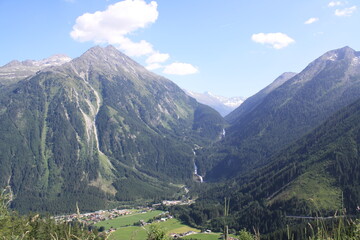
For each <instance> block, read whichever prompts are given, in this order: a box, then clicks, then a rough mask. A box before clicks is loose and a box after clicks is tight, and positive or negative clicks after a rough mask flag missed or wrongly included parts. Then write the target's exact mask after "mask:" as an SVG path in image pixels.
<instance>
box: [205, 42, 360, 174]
mask: <svg viewBox="0 0 360 240" xmlns="http://www.w3.org/2000/svg"><path fill="white" fill-rule="evenodd" d="M359 56H360V52H356V51H354V50H353V49H351V48H349V47H344V48H341V49H337V50H333V51H329V52H327V53H325V54H324V55H323V56H321V57H319V58H318V59H316V60H315V61H313V62H312V63H310V64H309V65H308V66H307V67H306V68H305V69H304V70H303V71H302V72H300V73H299V74H296V75H295V76H292V77H291V78H290V79H287V78H284V79H287V80H286V81H281V82H283V83H282V84H280V86H277V87H276V88H275V89H273V88H272V87H271V86H270V90H271V91H270V92H268V93H266V91H265V90H266V89H264V90H263V91H262V92H260V93H259V94H256V95H255V96H254V97H251V98H249V99H248V100H247V101H245V102H244V103H243V104H242V105H241V106H240V107H239V108H238V109H236V110H235V111H234V112H233V113H232V114H231V115H229V116H228V117H227V120H228V121H229V122H230V123H231V126H230V127H229V128H228V129H227V130H226V133H227V134H226V139H225V140H224V141H223V142H222V143H221V144H220V145H217V146H216V147H215V149H213V150H214V151H212V150H209V151H208V155H207V156H206V157H204V159H208V161H209V162H217V163H215V164H217V166H216V167H215V168H214V169H213V170H212V171H210V172H209V173H208V175H207V176H208V178H213V179H217V178H219V177H229V176H234V175H236V174H241V173H242V172H244V171H246V170H247V169H249V168H250V167H257V166H262V165H264V164H266V163H268V161H269V159H270V156H271V155H273V154H274V153H276V152H277V151H279V150H281V149H282V148H284V147H285V146H287V145H288V144H290V143H292V142H294V141H296V140H297V139H299V138H300V137H301V136H303V135H305V134H306V133H307V132H309V131H311V130H312V129H314V128H315V127H316V126H318V125H319V124H321V123H322V122H323V121H325V120H326V119H327V118H328V117H329V116H330V115H332V114H334V113H335V112H336V111H338V110H339V109H341V108H342V107H345V106H346V105H349V104H350V103H352V102H354V101H355V100H357V99H358V98H359V97H360V64H359V60H358V59H359ZM291 75H292V74H291ZM291 75H290V76H291ZM275 83H276V81H275ZM264 92H265V94H264ZM259 95H260V98H259V97H258V96H259ZM254 99H255V100H256V101H254ZM259 99H260V100H259ZM218 159H222V160H220V161H219V160H218ZM213 164H214V163H213Z"/></svg>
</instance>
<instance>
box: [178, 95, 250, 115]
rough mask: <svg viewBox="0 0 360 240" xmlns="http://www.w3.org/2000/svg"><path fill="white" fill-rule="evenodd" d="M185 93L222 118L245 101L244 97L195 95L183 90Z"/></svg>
mask: <svg viewBox="0 0 360 240" xmlns="http://www.w3.org/2000/svg"><path fill="white" fill-rule="evenodd" d="M185 92H186V93H187V94H188V95H189V96H190V97H193V98H195V99H196V100H197V101H198V102H199V103H202V104H205V105H208V106H210V107H212V108H213V109H215V110H216V111H218V112H219V113H220V114H221V116H223V117H224V116H226V115H228V114H229V113H230V112H232V111H233V110H234V109H236V108H237V107H239V106H240V105H241V104H242V103H243V102H244V100H245V99H246V98H244V97H224V96H219V95H216V94H213V93H211V92H204V93H197V92H193V91H189V90H185Z"/></svg>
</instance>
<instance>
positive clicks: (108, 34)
mask: <svg viewBox="0 0 360 240" xmlns="http://www.w3.org/2000/svg"><path fill="white" fill-rule="evenodd" d="M158 15H159V14H158V11H157V3H156V2H155V1H152V2H150V3H149V4H147V3H146V2H145V1H144V0H125V1H121V2H118V3H115V4H113V5H110V6H108V8H107V9H106V10H105V11H97V12H95V13H85V14H83V15H81V16H80V17H78V18H77V19H76V24H75V25H74V26H73V30H72V31H71V33H70V35H71V37H72V38H73V39H75V40H77V41H80V42H86V41H93V42H95V43H109V44H113V45H115V46H116V47H118V48H119V49H121V50H123V51H124V52H125V53H126V54H128V55H130V56H141V55H146V54H152V53H154V52H155V51H154V49H153V46H152V45H151V44H150V43H148V42H147V41H145V40H142V41H140V42H132V41H131V40H130V39H129V38H128V37H126V35H128V34H129V33H132V32H134V31H136V30H138V29H141V28H145V27H146V26H148V25H149V24H151V23H154V22H155V21H156V20H157V18H158Z"/></svg>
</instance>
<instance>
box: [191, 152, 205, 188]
mask: <svg viewBox="0 0 360 240" xmlns="http://www.w3.org/2000/svg"><path fill="white" fill-rule="evenodd" d="M193 153H194V175H195V176H197V177H198V178H199V181H200V182H201V183H202V182H204V179H203V177H202V176H200V175H199V174H198V168H197V166H196V163H195V156H196V152H195V151H194V150H193Z"/></svg>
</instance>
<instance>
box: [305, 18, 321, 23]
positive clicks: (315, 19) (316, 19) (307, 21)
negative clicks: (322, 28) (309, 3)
mask: <svg viewBox="0 0 360 240" xmlns="http://www.w3.org/2000/svg"><path fill="white" fill-rule="evenodd" d="M317 21H319V19H318V18H309V19H308V20H306V21H305V22H304V24H312V23H314V22H317Z"/></svg>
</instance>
